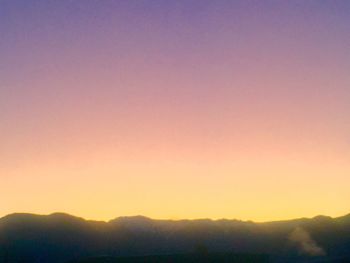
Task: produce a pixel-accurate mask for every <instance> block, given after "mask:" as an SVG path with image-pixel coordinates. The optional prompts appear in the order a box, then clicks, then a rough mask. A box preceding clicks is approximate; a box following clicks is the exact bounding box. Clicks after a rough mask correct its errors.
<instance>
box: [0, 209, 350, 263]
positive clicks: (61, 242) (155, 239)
mask: <svg viewBox="0 0 350 263" xmlns="http://www.w3.org/2000/svg"><path fill="white" fill-rule="evenodd" d="M198 249H199V250H201V251H205V252H206V253H246V254H247V253H248V254H266V255H269V257H270V260H271V262H313V261H314V260H317V262H318V260H322V262H324V261H323V260H329V259H331V260H333V259H344V260H345V259H349V258H350V214H349V215H346V216H343V217H338V218H331V217H327V216H317V217H314V218H311V219H307V218H301V219H295V220H288V221H276V222H266V223H254V222H250V221H239V220H226V219H222V220H209V219H200V220H178V221H173V220H153V219H150V218H147V217H142V216H135V217H119V218H116V219H113V220H111V221H109V222H103V221H89V220H85V219H83V218H79V217H74V216H71V215H68V214H63V213H55V214H51V215H34V214H11V215H8V216H5V217H3V218H1V219H0V262H6V263H7V262H11V263H16V262H28V263H31V262H53V263H56V262H57V263H59V262H69V261H72V260H80V259H84V258H90V257H100V256H112V257H121V256H124V257H125V256H142V255H177V254H191V253H195V252H196V251H197V250H198ZM99 262H100V261H99ZM331 262H337V261H331ZM344 262H345V261H344Z"/></svg>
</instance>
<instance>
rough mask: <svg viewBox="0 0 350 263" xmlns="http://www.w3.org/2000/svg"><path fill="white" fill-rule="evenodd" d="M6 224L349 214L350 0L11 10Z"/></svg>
mask: <svg viewBox="0 0 350 263" xmlns="http://www.w3.org/2000/svg"><path fill="white" fill-rule="evenodd" d="M0 203H1V205H0V217H1V216H4V215H6V214H9V213H14V212H30V213H40V214H48V213H52V212H57V211H61V212H66V213H70V214H73V215H77V216H82V217H85V218H88V219H98V220H109V219H112V218H114V217H117V216H128V215H138V214H141V215H145V216H149V217H152V218H170V219H181V218H237V219H242V220H254V221H266V220H280V219H288V218H295V217H312V216H315V215H318V214H325V215H330V216H340V215H344V214H347V213H349V212H350V205H349V204H350V1H347V0H344V1H339V0H328V1H325V0H319V1H316V0H315V1H312V0H310V1H304V0H293V1H277V0H276V1H270V0H264V1H261V0H256V1H250V0H241V1H233V0H232V1H224V0H222V1H209V0H200V1H198V0H186V1H184V0H178V1H166V0H148V1H143V0H126V1H124V0H121V1H111V0H100V1H97V0H62V1H60V0H56V1H53V0H40V1H39V0H0Z"/></svg>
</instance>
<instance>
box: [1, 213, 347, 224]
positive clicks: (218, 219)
mask: <svg viewBox="0 0 350 263" xmlns="http://www.w3.org/2000/svg"><path fill="white" fill-rule="evenodd" d="M14 215H31V216H44V217H49V216H55V215H64V216H69V217H73V218H77V219H82V220H84V221H90V222H104V223H110V222H111V221H113V220H117V219H121V218H144V219H147V220H152V221H173V222H179V221H201V220H209V221H213V222H217V221H222V220H227V221H240V222H251V223H259V224H260V223H273V222H284V221H293V220H302V219H309V220H310V219H315V218H318V217H327V218H330V219H337V218H342V217H346V216H350V212H349V213H346V214H344V215H341V216H334V217H333V216H328V215H323V214H317V215H315V216H312V217H295V218H289V219H281V220H270V221H254V220H242V219H237V218H216V219H214V218H209V217H207V218H181V219H171V218H168V219H165V218H152V217H148V216H145V215H140V214H139V215H130V216H117V217H114V218H112V219H109V220H97V219H89V218H85V217H82V216H76V215H73V214H69V213H67V212H52V213H49V214H40V213H30V212H13V213H9V214H6V215H4V216H1V217H0V220H2V219H4V218H6V217H10V216H14Z"/></svg>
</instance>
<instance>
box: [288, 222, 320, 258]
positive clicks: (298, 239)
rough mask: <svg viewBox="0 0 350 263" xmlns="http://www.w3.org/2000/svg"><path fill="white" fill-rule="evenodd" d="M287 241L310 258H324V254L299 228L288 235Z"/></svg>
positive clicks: (307, 234) (308, 235)
mask: <svg viewBox="0 0 350 263" xmlns="http://www.w3.org/2000/svg"><path fill="white" fill-rule="evenodd" d="M289 240H290V241H292V242H293V243H295V244H296V245H297V246H298V247H299V249H300V251H301V252H302V253H304V254H307V255H310V256H324V255H325V254H326V253H325V251H324V249H323V248H322V247H320V246H319V245H317V243H316V241H315V240H313V239H312V237H311V236H310V234H309V233H308V232H307V231H305V230H304V229H303V228H301V227H296V228H295V229H294V230H293V231H292V232H291V233H290V234H289Z"/></svg>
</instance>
